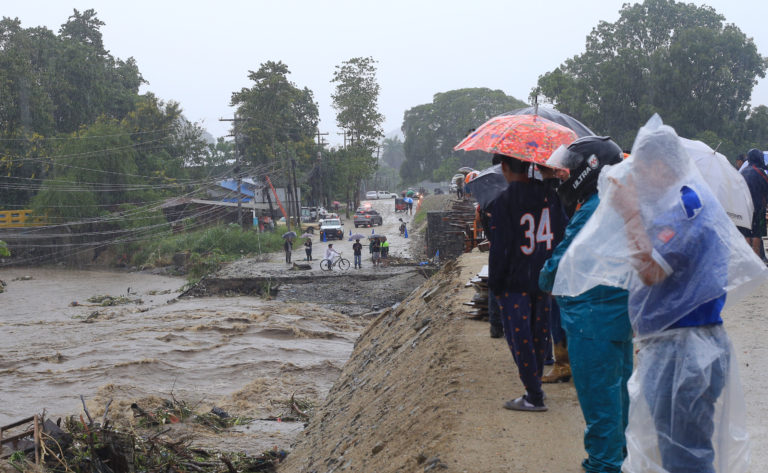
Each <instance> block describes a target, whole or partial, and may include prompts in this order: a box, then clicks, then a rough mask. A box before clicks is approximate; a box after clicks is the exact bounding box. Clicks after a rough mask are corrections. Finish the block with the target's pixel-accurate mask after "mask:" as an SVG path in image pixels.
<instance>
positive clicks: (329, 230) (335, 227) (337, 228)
mask: <svg viewBox="0 0 768 473" xmlns="http://www.w3.org/2000/svg"><path fill="white" fill-rule="evenodd" d="M323 237H325V239H326V240H334V239H335V240H342V239H344V227H342V226H341V220H339V219H338V218H326V219H324V220H320V238H321V239H322V238H323Z"/></svg>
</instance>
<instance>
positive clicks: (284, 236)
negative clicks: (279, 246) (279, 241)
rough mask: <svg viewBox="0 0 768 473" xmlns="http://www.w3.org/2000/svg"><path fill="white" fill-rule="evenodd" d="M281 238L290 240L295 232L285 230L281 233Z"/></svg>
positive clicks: (294, 236)
mask: <svg viewBox="0 0 768 473" xmlns="http://www.w3.org/2000/svg"><path fill="white" fill-rule="evenodd" d="M283 238H290V239H291V240H293V239H294V238H296V232H293V231H291V232H285V233H283Z"/></svg>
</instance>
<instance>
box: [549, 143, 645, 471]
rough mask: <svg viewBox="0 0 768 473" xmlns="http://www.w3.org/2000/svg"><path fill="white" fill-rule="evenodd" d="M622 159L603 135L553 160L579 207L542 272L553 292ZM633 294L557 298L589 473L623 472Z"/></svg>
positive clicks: (593, 292)
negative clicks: (604, 174) (610, 170)
mask: <svg viewBox="0 0 768 473" xmlns="http://www.w3.org/2000/svg"><path fill="white" fill-rule="evenodd" d="M621 161H622V151H621V148H619V146H618V145H617V144H616V143H614V142H613V141H611V140H610V139H609V138H607V137H598V136H589V137H584V138H580V139H579V140H576V141H575V142H573V143H572V144H571V145H570V146H568V147H567V148H562V149H559V150H557V151H556V152H555V153H553V155H552V157H550V159H549V160H548V161H547V162H548V163H550V162H551V163H553V164H554V165H557V166H559V167H564V168H566V169H569V170H570V176H569V178H568V179H567V180H565V181H564V182H563V183H562V184H561V185H560V186H559V187H558V193H559V194H560V197H561V199H562V201H563V204H564V205H565V206H566V208H574V207H576V206H577V205H579V208H578V210H576V212H575V213H574V214H573V216H572V217H571V219H570V221H569V223H568V227H567V228H566V229H565V237H564V238H563V241H561V242H560V244H559V245H558V246H557V248H555V251H554V253H553V254H552V257H551V258H550V259H548V260H547V261H546V262H545V263H544V267H543V268H542V269H541V273H540V274H539V287H540V288H541V289H542V290H544V291H547V292H550V291H551V290H552V286H553V285H554V281H555V277H556V275H557V269H558V265H559V263H560V259H561V258H562V257H563V255H564V254H565V252H566V251H567V250H568V247H569V246H570V244H571V242H572V241H573V239H574V238H575V237H576V235H578V233H579V232H580V231H581V229H582V228H583V227H584V225H585V224H586V223H587V221H588V220H589V218H590V217H591V216H592V214H593V213H594V212H595V209H596V208H597V206H598V204H599V202H600V200H599V198H598V194H597V180H598V176H599V174H600V171H601V170H602V168H603V166H605V165H609V164H617V163H620V162H621ZM627 296H628V293H627V291H625V290H623V289H620V288H616V287H609V286H597V287H595V288H592V289H590V290H588V291H586V292H584V293H582V294H579V295H577V296H575V297H565V296H558V297H556V301H557V305H558V306H559V307H560V318H561V323H562V326H563V329H564V330H565V333H566V335H567V336H566V340H567V344H568V345H567V351H568V355H569V358H570V365H571V373H572V376H573V383H574V386H575V387H576V393H577V395H578V398H579V405H580V406H581V411H582V414H583V416H584V421H585V423H586V429H585V430H584V448H585V450H586V452H587V455H588V456H587V458H586V459H585V460H584V461H583V462H582V467H583V468H584V470H585V471H587V472H588V473H595V472H614V473H618V472H620V471H621V465H622V463H623V461H624V458H625V456H626V441H625V438H624V429H625V428H626V426H627V422H628V413H629V394H628V393H627V381H628V380H629V377H630V375H631V374H632V328H631V326H630V323H629V316H628V313H627Z"/></svg>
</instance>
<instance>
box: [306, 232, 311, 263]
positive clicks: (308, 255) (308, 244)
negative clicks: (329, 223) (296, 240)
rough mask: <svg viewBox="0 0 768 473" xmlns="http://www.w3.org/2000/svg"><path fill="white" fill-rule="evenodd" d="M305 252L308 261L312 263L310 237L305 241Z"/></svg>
mask: <svg viewBox="0 0 768 473" xmlns="http://www.w3.org/2000/svg"><path fill="white" fill-rule="evenodd" d="M304 252H305V253H306V254H307V261H312V239H311V238H309V237H307V239H306V240H304Z"/></svg>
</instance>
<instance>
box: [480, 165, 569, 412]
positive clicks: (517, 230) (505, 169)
mask: <svg viewBox="0 0 768 473" xmlns="http://www.w3.org/2000/svg"><path fill="white" fill-rule="evenodd" d="M499 162H500V163H501V169H502V173H503V174H504V177H505V179H506V180H507V182H508V183H509V184H508V187H507V189H506V190H505V191H504V192H503V193H502V194H501V195H499V196H498V197H497V198H496V199H495V200H494V201H493V206H492V208H491V212H490V213H491V234H492V236H493V237H492V242H491V249H490V255H489V258H488V262H489V275H488V287H489V289H490V290H491V291H493V293H494V295H495V296H496V298H497V300H498V302H499V308H500V309H501V319H502V324H503V326H504V335H505V337H506V340H507V344H508V345H509V348H510V351H511V352H512V357H513V359H514V361H515V363H516V364H517V368H518V373H519V375H520V379H521V381H522V383H523V386H524V387H525V391H526V392H525V394H524V395H522V396H520V397H518V398H515V399H512V400H510V401H507V402H506V403H505V404H504V407H505V408H506V409H511V410H523V411H546V410H547V406H546V405H545V404H544V392H543V391H542V389H541V376H542V372H543V366H544V358H545V353H546V350H547V346H548V341H549V336H550V333H549V324H548V321H549V312H550V311H551V308H552V304H553V301H552V298H551V297H550V296H549V295H548V294H546V293H544V292H542V291H541V290H539V288H538V279H539V270H540V269H541V266H542V264H543V263H544V261H545V260H546V259H547V258H548V257H549V256H550V255H551V254H552V251H553V250H554V249H555V246H557V244H558V243H559V242H560V240H561V239H562V236H563V232H564V230H565V225H566V223H567V217H566V215H565V211H564V210H563V208H562V205H561V204H560V199H559V197H558V196H557V193H556V192H555V191H554V189H552V188H551V187H550V186H548V185H545V184H544V183H543V182H541V181H535V180H533V179H531V178H530V177H528V169H529V167H530V163H528V162H525V161H521V160H518V159H516V158H513V157H510V156H505V155H501V154H497V155H494V162H493V163H494V164H498V163H499Z"/></svg>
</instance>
